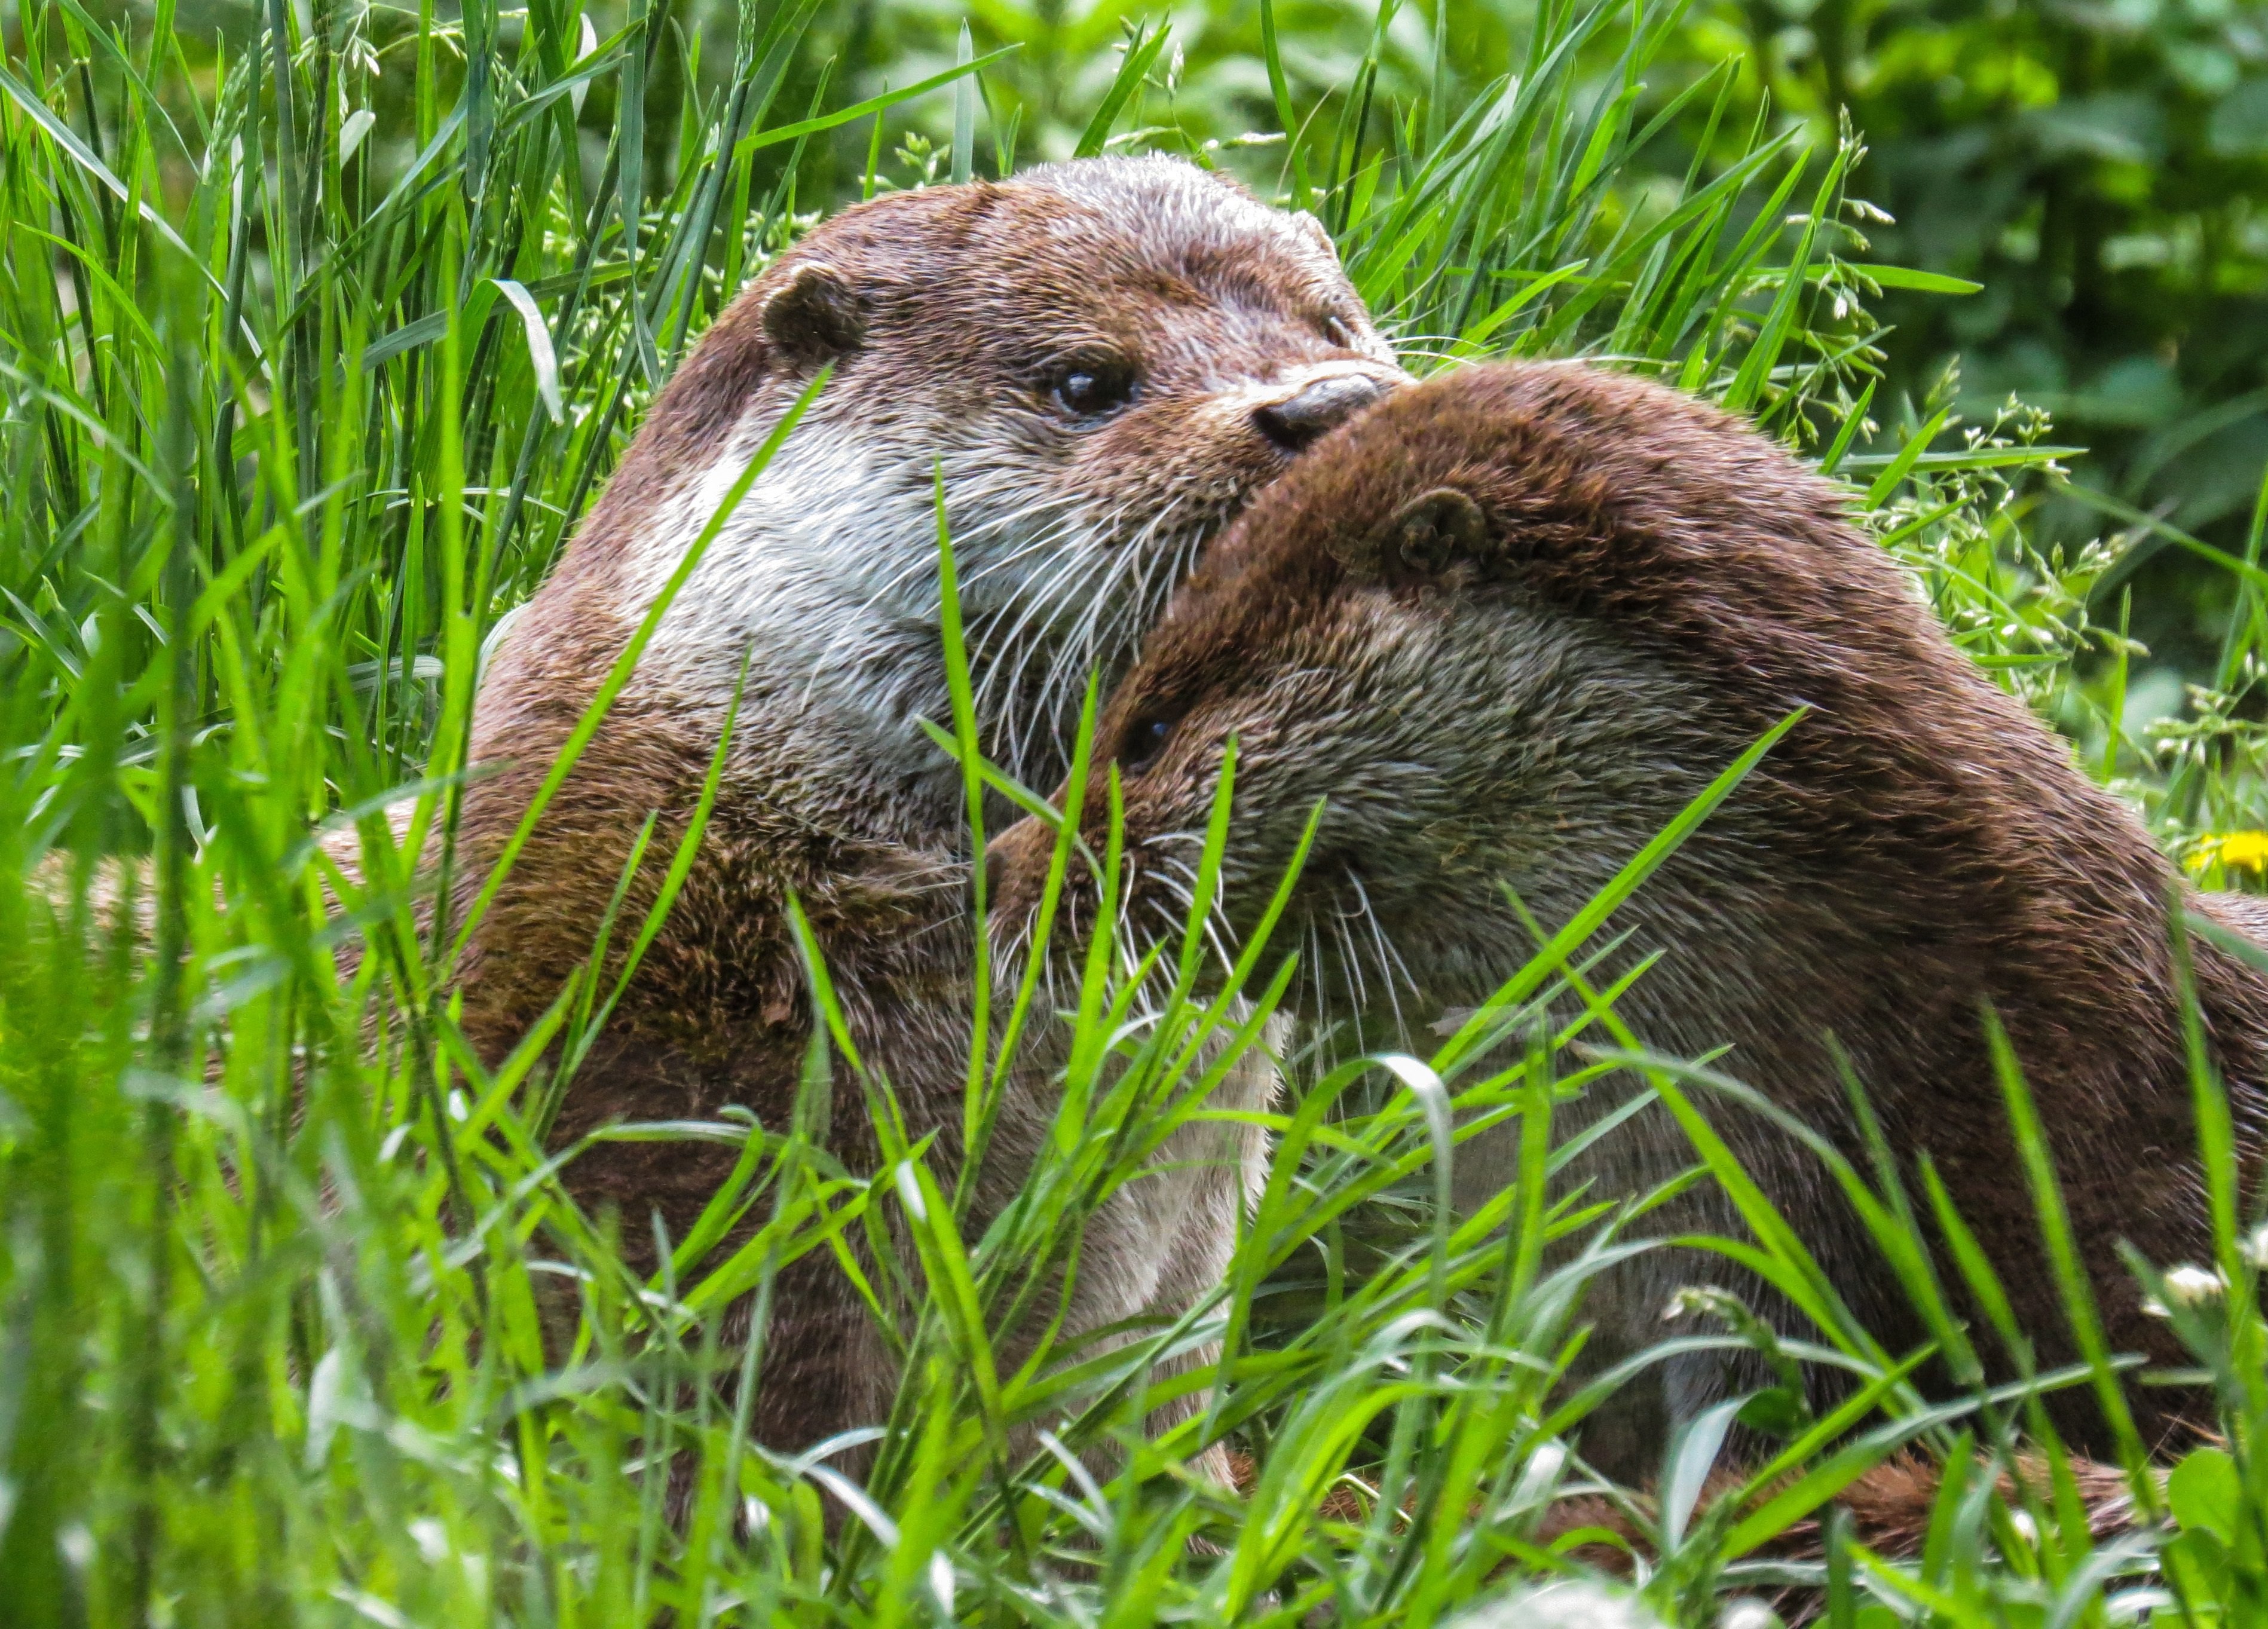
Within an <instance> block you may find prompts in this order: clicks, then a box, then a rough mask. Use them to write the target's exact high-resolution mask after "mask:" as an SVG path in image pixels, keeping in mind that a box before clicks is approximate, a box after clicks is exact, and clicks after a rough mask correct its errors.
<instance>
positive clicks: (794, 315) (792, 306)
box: [764, 261, 866, 364]
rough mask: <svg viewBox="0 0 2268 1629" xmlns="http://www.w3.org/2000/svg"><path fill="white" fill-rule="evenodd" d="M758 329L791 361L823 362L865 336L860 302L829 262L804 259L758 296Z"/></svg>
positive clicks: (848, 348)
mask: <svg viewBox="0 0 2268 1629" xmlns="http://www.w3.org/2000/svg"><path fill="white" fill-rule="evenodd" d="M764 333H765V334H766V335H768V336H769V337H770V340H771V342H772V343H774V344H775V345H777V346H778V347H779V348H780V350H782V351H783V352H784V353H785V354H786V355H787V356H788V357H791V358H792V359H793V360H794V361H797V362H800V363H806V364H816V363H821V362H825V361H828V360H829V359H830V358H832V357H839V356H841V355H843V353H844V352H845V351H851V350H858V347H859V345H860V344H861V343H863V342H864V341H865V337H866V310H865V301H863V300H861V299H859V298H858V291H857V290H856V289H854V288H852V287H851V284H849V283H848V282H847V281H845V280H844V278H843V274H842V273H840V272H838V271H836V269H835V268H834V267H832V266H829V265H828V264H827V263H826V262H823V261H806V262H804V263H803V264H802V265H800V266H798V267H797V268H796V269H795V270H794V271H793V272H792V274H791V275H790V276H789V277H788V280H787V281H786V282H785V283H784V284H781V285H780V287H779V288H778V289H777V290H776V291H774V292H773V293H772V295H771V297H770V299H767V300H765V301H764Z"/></svg>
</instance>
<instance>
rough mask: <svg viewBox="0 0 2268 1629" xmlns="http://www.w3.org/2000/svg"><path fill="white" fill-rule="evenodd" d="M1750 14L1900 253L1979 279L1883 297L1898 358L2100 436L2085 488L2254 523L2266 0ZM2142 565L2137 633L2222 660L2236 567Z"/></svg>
mask: <svg viewBox="0 0 2268 1629" xmlns="http://www.w3.org/2000/svg"><path fill="white" fill-rule="evenodd" d="M1737 14H1738V16H1739V18H1740V19H1741V24H1742V30H1743V33H1744V34H1745V38H1746V43H1747V46H1748V48H1749V50H1750V52H1751V53H1752V55H1751V61H1752V63H1754V64H1755V72H1756V76H1757V79H1758V82H1759V85H1760V87H1762V88H1765V89H1768V90H1769V92H1770V93H1771V96H1772V97H1773V99H1774V100H1776V101H1777V102H1778V105H1780V106H1781V107H1786V108H1787V109H1790V110H1792V111H1794V112H1800V113H1801V114H1804V115H1805V116H1807V117H1809V118H1812V119H1814V120H1816V121H1820V122H1825V121H1826V120H1827V119H1828V118H1829V117H1830V114H1831V110H1832V109H1833V108H1835V107H1838V106H1840V107H1847V108H1848V110H1849V114H1850V118H1851V120H1852V123H1853V124H1855V125H1856V126H1857V127H1858V128H1859V129H1860V130H1862V131H1864V132H1865V135H1866V139H1867V145H1868V147H1869V148H1870V150H1871V151H1870V153H1869V156H1868V158H1867V161H1866V163H1865V164H1864V165H1863V166H1861V167H1860V169H1859V173H1858V176H1857V178H1856V181H1854V190H1855V191H1857V192H1858V193H1859V194H1860V195H1863V196H1866V197H1867V198H1869V199H1871V200H1873V201H1874V203H1878V204H1881V206H1882V207H1883V208H1884V209H1886V210H1889V213H1890V214H1891V215H1892V216H1893V217H1895V221H1896V224H1895V225H1886V226H1884V227H1883V228H1881V231H1880V232H1878V233H1877V234H1876V238H1875V247H1876V249H1877V250H1878V251H1879V254H1880V257H1881V258H1882V259H1884V260H1890V261H1896V262H1899V263H1901V264H1904V265H1911V266H1923V267H1927V268H1929V269H1932V270H1935V271H1940V272H1948V273H1951V274H1954V275H1956V276H1962V277H1965V278H1970V279H1973V280H1974V281H1976V282H1977V283H1978V284H1982V285H1983V287H1982V290H1981V291H1980V292H1979V293H1977V295H1976V296H1975V297H1973V298H1972V299H1967V300H1961V301H1945V300H1933V299H1926V298H1922V297H1917V296H1914V295H1911V294H1898V293H1895V292H1893V293H1892V294H1891V295H1890V297H1889V299H1886V300H1884V301H1883V302H1882V305H1881V312H1882V314H1883V315H1884V317H1885V318H1886V319H1887V320H1888V321H1889V322H1890V323H1891V324H1892V325H1893V328H1894V332H1893V333H1892V335H1890V337H1889V340H1888V341H1887V342H1886V343H1885V347H1884V349H1885V350H1886V352H1887V355H1888V365H1889V372H1890V376H1891V378H1892V379H1893V380H1896V382H1898V383H1899V384H1900V385H1901V386H1903V387H1905V388H1906V389H1908V390H1910V391H1912V392H1915V393H1917V394H1918V393H1921V392H1923V391H1926V389H1927V388H1928V387H1929V386H1930V383H1931V381H1933V380H1934V379H1935V378H1936V377H1937V376H1938V375H1939V374H1940V373H1941V372H1943V370H1945V369H1946V368H1947V367H1948V365H1951V364H1952V363H1953V361H1954V359H1955V357H1956V356H1957V357H1958V358H1959V361H1960V369H1961V380H1960V387H1959V388H1960V397H1961V400H1962V403H1963V407H1964V409H1965V410H1966V411H1967V412H1968V414H1969V415H1970V416H1972V417H1973V416H1979V415H1981V414H1983V413H1986V412H1989V411H1990V409H1991V408H1992V405H1993V404H1995V403H1997V402H1999V401H2001V400H2003V399H2005V398H2006V396H2007V394H2009V393H2011V392H2014V393H2016V394H2021V396H2022V397H2023V398H2024V399H2025V400H2026V401H2027V402H2033V403H2036V404H2037V405H2038V406H2041V407H2043V408H2046V409H2049V410H2050V411H2051V412H2052V413H2053V414H2054V415H2055V416H2056V419H2057V424H2058V431H2059V435H2058V439H2064V440H2070V441H2075V442H2078V443H2080V444H2082V445H2084V446H2087V447H2088V448H2089V449H2090V456H2089V457H2088V459H2087V460H2086V461H2083V462H2082V463H2081V464H2080V465H2079V466H2077V467H2076V468H2075V469H2074V472H2073V473H2074V475H2075V477H2076V479H2077V481H2078V483H2080V485H2081V486H2083V487H2087V488H2091V489H2094V490H2102V491H2106V492H2110V493H2111V494H2114V495H2115V496H2117V498H2122V499H2124V501H2125V502H2127V503H2129V504H2132V505H2136V506H2138V507H2140V508H2143V509H2145V510H2147V511H2148V512H2151V513H2153V514H2157V515H2161V516H2163V517H2164V518H2165V519H2167V520H2171V521H2172V522H2173V523H2174V524H2176V525H2177V526H2180V527H2183V528H2185V529H2187V530H2189V531H2191V532H2194V533H2200V534H2204V535H2205V536H2208V537H2210V538H2212V539H2213V540H2214V541H2216V542H2221V543H2223V544H2224V545H2230V546H2241V543H2242V539H2243V537H2244V534H2245V530H2246V527H2245V522H2246V520H2247V518H2248V515H2249V512H2250V510H2251V508H2252V506H2253V505H2254V501H2255V498H2256V494H2257V491H2258V490H2259V486H2260V478H2261V469H2262V467H2263V465H2264V463H2268V299H2264V295H2268V8H2263V7H2262V6H2260V5H2258V4H2244V3H2242V0H2105V3H2102V4H2070V3H2046V4H2043V3H2041V0H2031V3H2029V4H2007V3H2006V0H2002V3H2000V4H1975V3H1973V0H1922V3H1920V4H1915V3H1913V0H1817V3H1816V4H1807V3H1806V0H1749V3H1748V4H1744V5H1743V6H1742V7H1741V8H1740V9H1739V11H1738V13H1737ZM2042 520H2043V522H2044V523H2045V525H2046V527H2047V528H2048V531H2049V532H2050V534H2054V535H2059V536H2063V537H2071V536H2073V535H2077V534H2085V533H2087V532H2088V531H2091V530H2094V529H2098V528H2100V527H2102V525H2103V524H2104V517H2103V515H2102V513H2101V512H2093V513H2090V512H2088V511H2087V507H2086V505H2084V504H2083V502H2081V501H2080V499H2078V498H2074V497H2071V496H2065V497H2063V498H2058V500H2057V501H2056V502H2055V503H2054V504H2052V505H2051V506H2050V512H2049V513H2047V514H2045V515H2043V517H2042ZM2163 541H2164V540H2162V539H2146V540H2144V542H2142V543H2141V545H2140V548H2139V549H2138V551H2137V552H2138V555H2146V554H2147V553H2149V552H2150V551H2152V550H2153V549H2156V548H2159V547H2161V546H2162V543H2163ZM2136 564H2141V563H2140V561H2139V560H2138V561H2137V562H2136ZM2169 568H2171V569H2169ZM2143 569H2145V570H2146V571H2148V572H2149V573H2150V578H2149V589H2150V592H2147V593H2139V592H2138V593H2137V594H2136V596H2135V602H2136V609H2137V620H2136V632H2137V633H2138V634H2139V635H2140V636H2141V637H2143V638H2145V639H2146V640H2147V641H2148V642H2150V643H2151V644H2153V645H2155V646H2157V647H2159V650H2160V653H2161V655H2163V656H2167V657H2170V658H2174V659H2176V660H2178V661H2179V662H2180V664H2181V666H2182V667H2184V668H2186V669H2188V670H2190V671H2191V673H2196V672H2198V671H2199V670H2200V669H2202V668H2204V667H2209V666H2210V660H2209V655H2208V652H2209V651H2210V649H2211V648H2213V646H2216V645H2217V644H2218V641H2219V637H2220V634H2219V630H2220V625H2221V623H2222V622H2223V621H2224V619H2225V617H2226V613H2227V603H2228V594H2229V592H2230V588H2231V584H2230V582H2229V579H2228V578H2227V577H2226V576H2225V575H2222V574H2220V573H2217V572H2209V571H2200V570H2198V569H2197V568H2196V567H2195V566H2194V565H2192V564H2188V563H2186V562H2182V561H2179V560H2178V559H2177V558H2175V557H2161V558H2160V559H2158V560H2156V561H2154V562H2153V563H2152V564H2149V565H2147V566H2145V567H2144V568H2143Z"/></svg>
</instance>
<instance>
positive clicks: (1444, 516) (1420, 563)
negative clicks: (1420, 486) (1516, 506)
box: [1377, 486, 1488, 577]
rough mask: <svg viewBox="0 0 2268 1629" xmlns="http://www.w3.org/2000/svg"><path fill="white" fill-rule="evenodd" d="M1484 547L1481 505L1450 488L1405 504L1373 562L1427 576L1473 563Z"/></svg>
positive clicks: (1384, 534) (1386, 528) (1485, 526)
mask: <svg viewBox="0 0 2268 1629" xmlns="http://www.w3.org/2000/svg"><path fill="white" fill-rule="evenodd" d="M1486 542H1488V517H1487V516H1486V515H1484V514H1483V513H1482V512H1481V506H1480V505H1478V504H1476V503H1475V502H1474V501H1473V500H1472V498H1470V497H1469V496H1468V495H1467V494H1465V493H1463V492H1461V491H1459V490H1457V489H1456V488H1455V487H1453V486H1442V487H1436V488H1434V489H1433V490H1432V491H1430V492H1428V493H1426V494H1425V496H1424V497H1422V498H1414V499H1412V500H1411V501H1410V503H1408V504H1405V505H1403V508H1402V512H1400V513H1399V514H1397V515H1395V517H1394V519H1392V520H1388V522H1387V523H1386V525H1385V526H1384V527H1382V528H1381V532H1380V535H1379V538H1378V544H1377V549H1378V557H1379V561H1380V564H1382V565H1384V566H1385V567H1386V568H1387V569H1388V570H1389V571H1391V570H1393V569H1394V567H1395V566H1396V565H1397V564H1398V565H1400V566H1401V567H1403V569H1405V570H1407V571H1412V572H1415V573H1418V574H1420V575H1423V576H1428V577H1430V576H1434V575H1436V574H1438V573H1440V572H1441V571H1446V570H1447V568H1448V567H1449V565H1450V564H1452V563H1453V562H1454V561H1457V560H1460V559H1470V558H1472V557H1474V556H1476V555H1477V554H1478V553H1480V551H1481V549H1482V546H1483V545H1484V544H1485V543H1486Z"/></svg>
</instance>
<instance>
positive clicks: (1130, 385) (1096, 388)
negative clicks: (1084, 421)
mask: <svg viewBox="0 0 2268 1629" xmlns="http://www.w3.org/2000/svg"><path fill="white" fill-rule="evenodd" d="M1049 394H1050V395H1052V396H1054V398H1055V401H1056V405H1057V407H1060V408H1061V409H1063V410H1064V412H1066V413H1069V414H1071V416H1074V417H1077V418H1099V417H1101V416H1102V415H1103V414H1105V413H1115V412H1116V411H1117V410H1118V409H1120V408H1123V407H1124V406H1125V405H1126V404H1127V403H1128V402H1131V401H1132V400H1133V399H1134V370H1133V369H1132V368H1130V367H1129V366H1127V365H1126V364H1124V363H1123V362H1107V361H1082V362H1074V363H1071V365H1068V366H1066V367H1065V368H1064V370H1063V371H1062V372H1059V373H1057V375H1056V377H1055V382H1054V384H1053V386H1052V387H1050V389H1049Z"/></svg>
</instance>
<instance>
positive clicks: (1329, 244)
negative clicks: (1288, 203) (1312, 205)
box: [1292, 210, 1339, 261]
mask: <svg viewBox="0 0 2268 1629" xmlns="http://www.w3.org/2000/svg"><path fill="white" fill-rule="evenodd" d="M1292 219H1293V220H1294V221H1297V222H1298V223H1299V224H1300V225H1301V226H1303V227H1305V228H1307V235H1308V236H1309V237H1311V238H1313V239H1314V240H1315V241H1316V242H1317V243H1318V244H1320V245H1321V246H1322V251H1323V253H1324V254H1328V255H1329V256H1330V257H1331V258H1332V259H1333V260H1334V261H1336V260H1337V259H1338V257H1339V246H1338V245H1337V243H1335V242H1333V241H1332V240H1331V230H1330V228H1329V227H1328V226H1326V225H1323V223H1322V217H1319V216H1317V215H1316V214H1315V213H1314V211H1313V210H1292Z"/></svg>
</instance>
